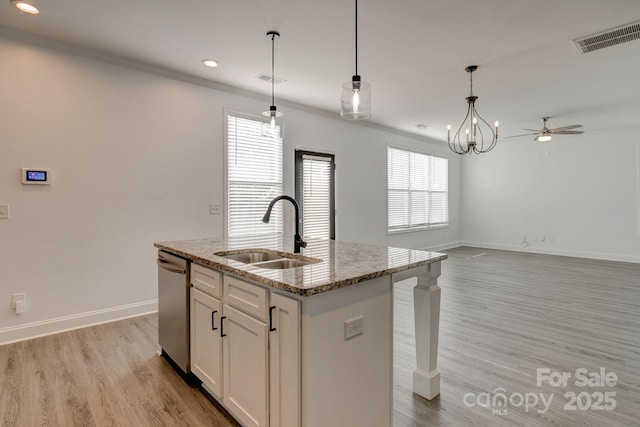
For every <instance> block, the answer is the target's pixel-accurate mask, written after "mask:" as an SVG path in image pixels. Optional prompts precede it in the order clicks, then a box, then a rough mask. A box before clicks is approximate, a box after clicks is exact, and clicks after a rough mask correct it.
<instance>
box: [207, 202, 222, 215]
mask: <svg viewBox="0 0 640 427" xmlns="http://www.w3.org/2000/svg"><path fill="white" fill-rule="evenodd" d="M209 214H210V215H218V214H220V205H218V204H215V203H211V204H210V205H209Z"/></svg>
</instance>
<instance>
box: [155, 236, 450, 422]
mask: <svg viewBox="0 0 640 427" xmlns="http://www.w3.org/2000/svg"><path fill="white" fill-rule="evenodd" d="M155 246H156V247H157V248H158V249H160V250H162V251H165V252H169V253H171V254H174V255H177V256H179V257H183V258H185V259H187V260H189V261H190V262H191V278H190V280H191V283H192V284H193V286H194V287H193V288H192V289H191V292H192V298H191V357H192V359H191V367H192V371H193V373H194V374H195V375H196V376H197V377H198V378H199V379H200V380H202V381H203V387H204V388H205V389H206V390H207V391H208V392H209V393H210V394H212V395H213V396H214V397H215V398H216V399H217V400H218V401H219V402H220V403H221V404H222V405H223V406H225V407H226V408H227V409H228V410H229V412H230V413H231V414H232V415H234V417H236V418H237V419H238V420H239V421H241V422H242V423H243V424H246V425H255V426H267V425H271V426H279V427H284V426H289V425H290V426H305V427H311V426H327V425H336V426H338V425H344V426H347V425H348V426H355V425H367V426H390V425H391V424H392V401H393V396H392V386H393V384H392V380H393V378H392V376H393V365H392V362H393V360H392V358H393V283H395V282H398V281H401V280H405V279H408V278H411V277H416V278H417V284H416V286H415V288H414V309H415V326H416V360H417V364H416V365H417V367H416V369H415V371H414V375H413V390H414V392H415V393H416V394H419V395H421V396H423V397H425V398H427V399H432V398H433V397H435V396H437V395H438V394H439V392H440V373H439V370H438V368H437V346H438V323H439V311H440V288H439V287H438V285H437V278H438V276H439V275H440V262H441V261H442V260H444V259H446V255H445V254H441V253H436V252H427V251H420V250H412V249H404V248H390V247H382V246H374V245H366V244H357V243H347V242H339V241H328V240H311V241H309V242H308V246H307V247H306V248H305V249H303V250H302V253H301V254H290V253H286V251H283V248H287V249H288V248H291V247H293V246H292V243H291V242H290V241H286V240H285V242H283V244H282V246H280V245H279V246H278V247H264V246H263V245H259V244H258V245H253V246H250V248H247V247H246V246H247V245H246V243H245V244H240V245H236V244H233V243H232V242H226V241H222V240H216V239H200V240H184V241H171V242H160V243H156V244H155ZM256 248H259V249H256ZM248 252H253V253H255V252H258V253H259V254H260V253H262V254H269V256H270V257H271V259H275V258H279V257H282V258H287V259H294V260H297V261H295V263H299V264H304V265H300V266H298V267H291V268H284V269H282V268H273V266H274V264H273V263H270V262H264V261H262V262H254V263H248V262H242V261H240V260H242V254H247V253H248ZM244 261H247V260H244ZM295 263H294V264H295ZM235 319H237V320H235ZM203 324H206V328H204V327H203V326H202V325H203ZM252 328H253V329H252ZM220 329H222V331H220ZM207 334H208V335H211V336H210V337H208V336H207ZM243 337H244V338H243ZM205 341H206V343H207V345H203V342H205ZM254 343H257V346H254ZM260 349H264V351H261V350H260ZM218 354H219V357H218V356H217V355H218ZM217 359H221V360H223V361H224V363H222V362H220V363H218V360H217ZM217 371H221V373H216V372H217ZM211 372H213V374H211Z"/></svg>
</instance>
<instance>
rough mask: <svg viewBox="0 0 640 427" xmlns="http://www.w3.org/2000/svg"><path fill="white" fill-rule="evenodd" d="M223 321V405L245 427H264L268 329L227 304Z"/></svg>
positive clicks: (267, 412) (265, 419) (265, 423)
mask: <svg viewBox="0 0 640 427" xmlns="http://www.w3.org/2000/svg"><path fill="white" fill-rule="evenodd" d="M224 318H225V319H224V322H223V326H224V334H225V336H224V338H223V340H224V356H223V361H224V399H223V401H224V404H225V406H226V407H227V409H228V410H229V411H230V412H231V413H232V414H233V415H234V416H235V417H236V418H238V419H239V420H240V421H241V422H242V423H243V424H244V425H246V426H255V427H258V426H267V425H269V424H268V421H269V410H268V402H269V393H268V389H267V387H268V381H269V368H268V363H269V358H268V354H267V349H268V342H267V325H266V324H265V323H264V322H262V321H260V320H258V319H255V318H253V317H251V316H249V315H247V314H245V313H243V312H241V311H239V310H236V309H235V308H233V307H231V306H229V305H227V304H225V306H224Z"/></svg>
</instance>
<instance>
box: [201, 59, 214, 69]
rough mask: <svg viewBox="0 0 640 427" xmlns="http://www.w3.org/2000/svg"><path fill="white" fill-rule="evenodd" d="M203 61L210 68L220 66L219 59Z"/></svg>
mask: <svg viewBox="0 0 640 427" xmlns="http://www.w3.org/2000/svg"><path fill="white" fill-rule="evenodd" d="M202 63H203V64H204V65H205V67H209V68H215V67H217V66H218V61H216V60H215V59H203V60H202Z"/></svg>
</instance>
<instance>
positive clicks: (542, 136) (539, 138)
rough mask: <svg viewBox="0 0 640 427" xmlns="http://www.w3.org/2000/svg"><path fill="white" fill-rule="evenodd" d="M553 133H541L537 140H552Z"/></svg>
mask: <svg viewBox="0 0 640 427" xmlns="http://www.w3.org/2000/svg"><path fill="white" fill-rule="evenodd" d="M551 139H552V138H551V135H548V134H547V135H539V136H538V137H537V138H536V140H537V141H539V142H547V141H551Z"/></svg>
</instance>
